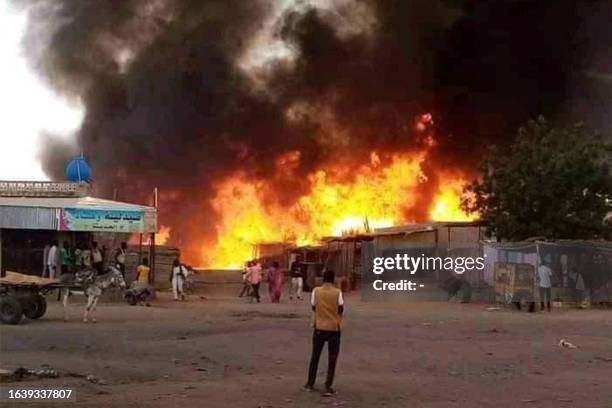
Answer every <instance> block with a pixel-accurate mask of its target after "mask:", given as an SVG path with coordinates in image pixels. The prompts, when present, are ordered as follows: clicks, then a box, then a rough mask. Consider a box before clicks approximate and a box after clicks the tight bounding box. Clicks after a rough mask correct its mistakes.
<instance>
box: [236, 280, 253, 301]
mask: <svg viewBox="0 0 612 408" xmlns="http://www.w3.org/2000/svg"><path fill="white" fill-rule="evenodd" d="M243 296H251V284H250V283H249V282H244V284H243V285H242V290H241V291H240V294H239V295H238V297H243Z"/></svg>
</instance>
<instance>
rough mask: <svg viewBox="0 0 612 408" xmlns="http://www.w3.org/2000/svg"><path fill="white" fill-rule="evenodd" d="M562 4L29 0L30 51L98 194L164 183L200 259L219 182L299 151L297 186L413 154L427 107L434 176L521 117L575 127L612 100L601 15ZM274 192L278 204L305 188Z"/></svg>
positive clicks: (468, 164) (177, 229) (169, 207)
mask: <svg viewBox="0 0 612 408" xmlns="http://www.w3.org/2000/svg"><path fill="white" fill-rule="evenodd" d="M574 3H575V2H572V1H564V0H562V1H558V2H555V4H554V5H551V4H550V2H549V1H545V0H539V1H538V0H534V1H518V0H512V1H511V0H499V1H495V2H491V1H482V2H478V1H465V2H462V1H451V0H446V1H445V0H415V1H402V0H397V1H392V0H382V1H366V0H363V1H360V0H338V1H325V0H309V1H306V0H303V1H299V0H293V1H292V0H285V1H272V0H268V1H265V0H260V1H239V0H237V1H228V0H218V1H214V0H211V1H199V0H153V1H144V0H125V1H113V2H98V1H88V0H30V1H27V2H25V3H24V7H28V8H29V13H30V27H29V30H28V34H27V37H26V40H25V47H26V50H27V52H28V53H29V54H30V57H31V63H32V65H33V67H35V69H36V70H37V71H38V72H39V73H40V74H41V75H42V76H43V77H44V78H46V79H47V80H48V81H49V83H50V84H51V85H52V86H53V87H54V88H55V89H57V90H59V91H60V92H63V93H66V94H69V95H71V96H75V97H79V98H81V99H82V101H83V103H84V105H85V106H86V108H87V113H86V117H85V120H84V123H83V126H82V129H81V130H80V131H79V133H78V136H77V139H78V140H77V142H78V145H79V149H80V150H82V151H83V152H84V153H85V155H86V156H87V157H88V159H89V160H90V162H91V164H92V166H93V169H94V176H95V178H96V184H95V187H96V189H97V190H98V193H99V194H110V192H111V191H113V190H114V189H118V191H119V198H120V199H126V200H140V201H143V200H146V197H147V195H149V194H150V192H151V191H152V189H153V188H154V187H159V188H160V191H161V192H162V196H161V200H162V201H161V222H162V223H164V224H170V225H171V226H172V227H173V239H174V240H175V242H176V243H180V244H182V245H183V247H184V248H185V249H186V250H187V251H189V250H192V251H197V250H198V249H197V248H195V247H190V245H191V246H193V245H196V244H197V245H200V244H201V242H202V241H201V240H200V238H206V239H207V240H208V241H210V242H212V241H213V240H214V236H215V228H214V225H215V214H214V212H213V211H212V209H211V207H210V203H209V199H210V197H211V194H212V188H213V185H214V181H215V180H218V179H219V178H220V177H222V176H224V175H227V174H230V173H231V172H233V171H234V170H235V169H237V168H243V169H245V168H246V169H248V172H249V173H250V174H252V175H253V176H266V175H268V174H271V173H272V172H273V171H274V162H275V158H276V157H277V156H278V155H279V154H281V153H284V152H287V151H292V150H299V151H300V152H301V156H300V158H301V160H300V161H299V169H298V170H299V172H302V173H306V172H308V171H310V170H312V169H314V168H316V167H317V165H319V164H321V163H325V162H327V161H330V160H344V159H346V157H347V155H349V154H350V157H351V159H353V161H354V159H355V158H359V157H360V155H363V157H366V156H365V155H366V154H367V152H369V151H370V150H371V149H372V148H374V147H376V148H377V149H385V150H388V151H393V150H397V149H399V150H409V149H418V148H419V147H420V146H421V143H422V141H421V140H420V139H419V138H418V137H415V136H414V132H413V127H412V124H413V118H414V117H415V116H416V115H417V114H420V113H422V112H429V111H431V112H433V113H434V115H435V117H436V118H437V123H438V125H439V130H438V135H437V137H438V141H439V145H438V148H437V151H436V159H435V160H434V161H433V162H431V163H429V164H428V165H429V166H437V165H438V166H459V167H464V168H473V167H474V165H475V162H476V161H477V157H478V156H477V155H476V152H478V151H479V149H481V148H482V147H484V146H485V145H486V144H487V143H488V142H489V141H500V140H503V139H504V138H508V137H510V136H511V135H512V134H513V130H514V129H515V128H516V126H517V125H518V124H519V123H520V122H522V121H524V120H526V119H528V118H529V117H533V116H535V115H538V114H546V115H548V116H552V117H553V118H555V117H565V116H566V115H571V114H572V113H576V112H578V113H580V114H583V115H586V113H585V109H584V107H585V106H584V104H585V101H588V100H589V99H588V98H589V95H591V93H592V92H593V90H596V91H597V93H598V95H600V96H601V95H609V90H610V79H609V78H610V67H611V65H610V61H609V60H604V59H602V57H599V55H608V57H609V55H612V53H610V52H609V51H610V50H609V47H610V43H611V41H610V32H609V30H608V29H607V26H608V22H609V20H608V19H606V18H605V17H604V16H610V15H611V14H610V11H611V10H610V3H609V2H606V1H599V2H588V5H583V6H580V7H578V6H576V5H575V4H574ZM585 3H587V2H585ZM602 44H604V45H603V46H602ZM605 47H608V48H605ZM604 51H608V52H607V54H605V52H604ZM585 81H586V82H588V83H589V84H590V85H589V86H583V85H584V84H585ZM595 84H597V86H595ZM599 85H601V86H603V87H604V88H605V87H606V86H607V88H605V89H606V91H605V92H604V91H602V90H601V87H600V86H599ZM575 101H580V103H579V104H576V103H575ZM604 106H606V107H607V109H608V111H607V112H609V109H610V108H609V107H610V104H609V103H607V102H606V105H602V106H600V107H599V108H598V109H599V110H598V112H599V113H601V114H604V113H605V112H606V111H605V109H606V108H605V107H604ZM586 111H587V112H592V111H590V109H588V107H587V109H586ZM594 117H595V118H599V117H600V116H598V115H593V116H592V117H589V118H588V119H593V118H594ZM597 124H598V125H600V124H601V122H597ZM45 146H46V145H45ZM45 146H43V149H46V147H45ZM53 146H57V145H55V144H54V145H53ZM72 153H73V152H72V151H69V150H68V149H66V150H62V149H56V148H54V149H48V150H47V151H46V152H45V154H44V155H43V157H44V158H45V163H44V165H45V168H46V170H47V171H48V172H49V173H50V174H51V175H55V176H56V177H58V178H59V177H61V176H60V175H61V172H62V169H63V166H64V164H65V160H66V159H67V157H68V156H69V155H70V154H72ZM357 161H358V160H357ZM298 174H299V173H298ZM430 183H435V177H432V178H431V180H430ZM284 187H285V186H282V185H281V186H280V188H279V191H278V194H280V195H281V196H282V197H283V199H284V201H286V202H290V201H291V200H292V199H295V197H297V195H298V194H299V192H301V191H303V190H304V189H305V188H307V186H306V184H305V181H304V180H301V179H299V178H298V179H295V180H292V182H291V183H289V185H288V186H286V187H287V188H284ZM431 187H432V186H431V185H427V184H425V185H424V187H423V192H424V198H422V199H423V200H424V201H427V196H428V195H429V193H428V191H430V190H431ZM193 237H198V238H199V239H198V240H193V239H191V238H193Z"/></svg>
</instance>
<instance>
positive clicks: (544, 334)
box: [0, 294, 612, 408]
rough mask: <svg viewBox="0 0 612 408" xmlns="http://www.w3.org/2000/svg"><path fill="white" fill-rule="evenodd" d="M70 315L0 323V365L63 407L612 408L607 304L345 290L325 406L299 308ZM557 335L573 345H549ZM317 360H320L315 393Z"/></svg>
mask: <svg viewBox="0 0 612 408" xmlns="http://www.w3.org/2000/svg"><path fill="white" fill-rule="evenodd" d="M81 310H82V309H81V307H80V306H78V305H73V306H72V307H71V308H70V315H71V318H72V320H71V321H70V322H67V323H66V322H64V321H63V320H62V319H61V316H62V311H61V308H60V307H59V304H58V303H56V302H55V301H51V302H50V310H49V312H48V314H47V315H46V317H45V318H43V319H42V320H40V321H27V320H26V321H24V323H23V324H21V325H19V326H2V327H1V329H0V330H1V334H2V336H1V344H0V350H1V366H2V367H5V368H15V367H19V366H23V367H28V368H38V367H40V366H41V364H48V365H49V366H51V367H53V368H55V369H56V370H58V371H59V372H61V373H62V376H61V377H60V378H57V379H46V380H39V381H35V382H21V383H19V385H20V386H21V385H22V386H39V385H40V386H42V385H45V386H50V385H54V386H60V385H64V386H73V387H76V389H77V399H78V402H77V403H76V404H70V405H68V404H66V405H68V406H79V407H165V408H167V407H173V406H180V407H236V408H240V407H253V408H256V407H316V406H333V407H336V406H341V407H385V406H386V407H522V406H525V407H612V311H609V310H608V311H604V310H590V311H583V310H562V311H561V310H556V311H553V313H550V314H548V313H539V314H527V313H519V312H514V311H505V310H502V311H487V310H486V306H484V305H461V304H456V303H450V304H447V303H421V304H411V303H405V304H398V303H385V304H380V303H365V302H362V301H360V299H359V297H358V296H357V295H351V296H348V297H347V315H346V327H345V329H344V331H343V334H342V342H343V343H342V346H341V354H340V360H339V365H338V371H337V382H336V388H337V390H338V394H337V397H334V398H325V397H322V396H321V395H320V393H318V392H317V393H305V392H303V391H301V389H300V388H301V386H302V385H303V384H304V382H305V375H306V369H307V363H308V357H309V352H310V334H311V329H310V327H309V311H308V307H307V305H306V303H305V302H301V303H289V302H288V301H287V300H285V301H284V303H281V304H280V305H275V304H274V305H273V304H268V303H263V304H248V303H246V302H245V301H244V300H242V299H240V300H239V299H229V298H223V299H222V298H219V299H213V298H209V299H206V300H201V299H199V297H198V296H192V298H191V299H190V300H188V301H187V302H184V303H176V302H172V301H170V300H169V299H168V297H167V295H166V294H163V295H162V298H161V299H160V300H159V301H158V302H157V303H156V304H155V305H154V307H151V308H145V307H130V306H127V305H122V304H113V305H108V304H107V305H104V304H102V305H101V306H100V309H99V311H98V321H99V322H98V323H97V324H87V325H85V324H83V323H82V322H81V321H80V319H79V318H80V315H81ZM562 337H563V338H566V339H568V340H569V341H571V342H572V343H574V344H576V345H577V346H578V348H577V349H564V348H560V347H559V346H558V342H559V340H560V339H561V338H562ZM326 365H327V363H326V353H324V355H323V357H322V363H321V366H320V373H319V381H318V387H319V389H320V388H321V387H322V386H321V385H320V384H321V382H322V381H323V377H324V370H325V368H326ZM87 374H92V375H94V376H96V377H97V378H99V379H100V382H101V383H99V384H93V383H91V382H90V381H88V380H87V379H85V378H83V377H79V375H87ZM70 375H76V376H70ZM14 406H21V407H25V406H27V404H24V403H20V404H14ZM32 406H37V407H40V406H41V405H40V404H38V405H34V404H32ZM53 406H59V404H53Z"/></svg>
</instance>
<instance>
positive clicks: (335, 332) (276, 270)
mask: <svg viewBox="0 0 612 408" xmlns="http://www.w3.org/2000/svg"><path fill="white" fill-rule="evenodd" d="M106 255H107V248H106V247H105V246H102V247H99V245H98V243H97V242H95V241H94V242H92V243H91V245H88V246H86V245H80V244H77V245H75V246H74V247H72V246H71V245H70V243H69V242H64V243H63V244H62V245H60V244H59V242H58V241H57V240H54V241H52V242H50V243H49V244H48V245H46V246H45V249H44V255H43V258H44V259H43V272H42V275H43V276H44V277H49V278H56V277H59V276H60V275H62V274H75V273H77V272H79V271H80V270H90V271H94V273H96V274H102V273H104V265H105V260H107V257H106ZM126 258H127V244H126V243H125V242H123V243H121V245H120V247H119V248H117V250H116V251H114V255H113V258H112V261H113V262H114V265H115V266H116V267H117V269H119V270H120V271H121V273H122V274H123V275H124V278H125V273H126ZM285 272H288V275H289V277H290V279H291V282H290V283H291V285H290V294H289V298H290V299H294V298H295V299H297V300H301V299H302V291H303V289H304V281H305V277H306V276H305V275H306V265H305V264H304V263H303V262H302V259H301V257H300V256H297V257H296V258H295V260H294V261H293V262H292V263H291V265H290V267H289V270H288V271H285V270H283V269H282V268H281V267H280V264H279V263H278V262H276V261H274V262H272V263H271V264H270V265H269V266H268V267H267V268H265V269H264V268H263V267H262V265H261V263H260V262H259V261H249V262H247V263H246V266H245V268H244V270H243V272H242V274H243V282H244V285H243V287H242V290H241V292H240V295H239V296H240V297H244V296H248V297H249V298H250V302H254V301H256V302H261V296H260V293H259V291H260V286H261V284H262V282H267V283H268V293H269V296H270V302H272V303H280V301H281V296H282V292H283V284H284V283H285V282H284V276H285ZM190 273H191V272H190V268H189V267H188V266H186V265H184V264H182V263H181V262H180V260H179V258H176V259H175V260H174V262H173V266H172V269H171V271H170V275H169V281H170V285H171V288H172V294H173V298H174V300H177V301H178V300H185V287H184V286H185V282H186V280H187V276H188V275H189V274H190ZM150 275H151V267H150V265H149V260H148V258H142V260H141V262H140V264H139V265H138V266H137V267H136V278H135V280H134V281H133V282H132V284H131V285H130V290H137V291H140V293H143V294H144V296H142V297H140V298H139V299H142V303H144V304H145V305H146V306H150V303H149V300H150V298H151V297H152V296H151V295H152V293H154V292H153V288H152V286H151V285H150V280H151V276H150ZM334 280H335V275H334V272H332V271H329V270H328V271H325V272H324V274H323V284H322V285H321V286H319V287H317V288H314V289H313V290H312V292H311V296H310V306H311V309H312V314H313V320H312V326H313V337H312V353H311V357H310V364H309V366H308V376H307V382H306V384H305V385H304V390H305V391H313V390H314V384H315V380H316V375H317V369H318V365H319V360H320V357H321V353H322V350H323V348H324V346H325V344H327V347H328V367H327V376H326V379H325V395H332V394H334V393H335V390H334V389H333V388H332V385H333V381H334V376H335V370H336V363H337V360H338V355H339V352H340V332H341V325H342V315H343V312H344V299H343V296H342V292H341V291H340V289H338V288H336V287H335V286H334Z"/></svg>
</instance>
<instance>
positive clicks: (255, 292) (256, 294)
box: [251, 283, 261, 303]
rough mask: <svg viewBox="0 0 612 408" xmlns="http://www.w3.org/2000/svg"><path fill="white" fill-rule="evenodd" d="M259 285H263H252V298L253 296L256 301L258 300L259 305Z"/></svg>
mask: <svg viewBox="0 0 612 408" xmlns="http://www.w3.org/2000/svg"><path fill="white" fill-rule="evenodd" d="M259 285H261V283H252V284H251V296H253V297H254V298H255V299H257V302H258V303H259Z"/></svg>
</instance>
